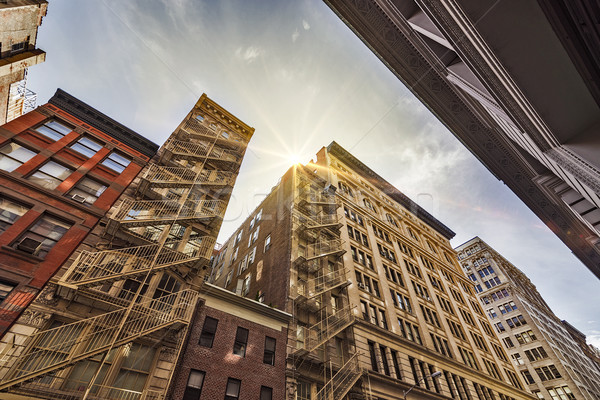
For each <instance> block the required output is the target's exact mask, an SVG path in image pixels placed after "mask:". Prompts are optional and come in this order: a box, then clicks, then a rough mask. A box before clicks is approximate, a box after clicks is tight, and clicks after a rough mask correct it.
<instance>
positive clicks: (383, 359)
mask: <svg viewBox="0 0 600 400" xmlns="http://www.w3.org/2000/svg"><path fill="white" fill-rule="evenodd" d="M385 350H386V348H385V346H379V354H380V355H381V363H382V364H383V373H384V374H386V375H387V376H390V366H389V364H388V360H387V354H386V353H385Z"/></svg>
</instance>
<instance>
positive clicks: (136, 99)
mask: <svg viewBox="0 0 600 400" xmlns="http://www.w3.org/2000/svg"><path fill="white" fill-rule="evenodd" d="M37 45H38V47H39V48H41V49H43V50H44V51H46V53H47V56H46V62H45V63H43V64H40V65H37V66H35V67H32V68H30V69H29V77H28V87H29V89H31V90H33V91H34V92H36V93H37V94H38V104H44V103H46V102H47V101H48V99H49V98H50V97H51V96H52V95H53V94H54V92H55V91H56V89H57V88H61V89H63V90H66V91H67V92H69V93H70V94H72V95H74V96H75V97H77V98H79V99H80V100H82V101H84V102H86V103H88V104H89V105H91V106H93V107H95V108H96V109H98V110H100V111H101V112H103V113H105V114H107V115H109V116H110V117H111V118H113V119H115V120H117V121H119V122H120V123H122V124H123V125H125V126H127V127H129V128H131V129H133V130H135V131H136V132H138V133H140V134H141V135H143V136H146V137H147V138H149V139H151V140H153V141H154V142H156V143H158V144H162V143H163V142H164V140H165V139H166V138H167V137H168V136H169V135H170V134H171V133H172V132H173V130H174V129H175V127H176V126H177V125H178V124H179V123H180V122H181V120H182V119H183V118H184V117H185V116H186V115H187V113H188V112H189V110H190V109H191V108H192V107H193V105H194V104H195V103H196V101H197V100H198V98H199V97H200V96H201V95H202V93H206V94H207V95H208V96H209V97H210V98H212V99H213V100H215V101H216V102H217V103H219V104H220V105H221V106H223V107H224V108H225V109H227V110H228V111H230V112H231V113H233V114H234V115H235V116H237V117H238V118H240V119H241V120H242V121H244V122H245V123H247V124H248V125H250V126H252V127H254V128H255V129H256V131H255V134H254V137H253V138H252V140H251V142H250V145H249V148H248V151H247V152H246V156H245V159H244V162H243V164H242V167H241V170H240V174H239V176H238V180H237V183H236V186H235V188H234V191H233V195H232V200H231V202H230V205H229V208H228V210H227V214H226V216H225V221H224V223H223V227H222V229H221V233H220V235H219V241H220V242H223V241H224V240H225V239H227V237H228V236H230V235H231V234H232V233H233V231H234V230H235V229H236V228H237V227H238V226H239V224H241V223H242V222H243V220H244V219H245V218H246V217H247V216H248V215H249V213H251V212H252V211H253V210H254V209H255V207H256V206H257V205H258V204H259V203H260V201H261V200H262V199H263V198H264V196H265V195H266V194H268V193H269V191H270V190H271V188H272V186H274V185H275V184H276V183H277V181H278V179H279V177H281V176H282V175H283V173H284V172H285V171H286V170H287V169H288V168H289V167H290V166H291V165H292V164H294V163H296V162H303V163H306V162H308V161H309V160H311V159H312V158H314V155H315V153H316V152H317V151H318V150H319V149H320V148H321V147H323V146H327V145H328V144H329V143H331V141H333V140H335V141H337V142H338V143H339V144H340V145H341V146H343V147H344V148H345V149H346V150H348V151H350V152H351V153H352V154H353V155H355V156H356V157H357V158H358V159H360V160H361V161H362V162H364V163H365V164H366V165H368V166H369V167H370V168H371V169H373V170H374V171H375V172H377V173H378V174H379V175H380V176H382V177H383V178H385V179H386V180H387V181H388V182H390V183H391V184H393V185H394V186H396V187H397V188H398V189H400V190H401V191H402V192H404V193H405V194H406V195H408V196H409V197H411V198H412V199H413V200H415V201H417V202H418V203H419V204H421V205H422V206H423V207H424V208H426V209H427V210H428V211H430V212H431V213H432V214H433V215H434V216H435V217H436V218H438V219H439V220H440V221H442V222H443V223H444V224H446V225H447V226H448V227H450V228H451V229H452V230H453V231H454V232H456V236H455V238H454V239H453V240H452V241H451V243H452V245H453V246H454V247H456V246H458V245H460V244H462V243H464V242H466V241H467V240H469V239H471V238H472V237H474V236H479V237H481V238H482V239H483V240H484V241H486V242H487V243H488V244H489V245H491V246H492V247H493V248H494V249H496V250H497V251H498V252H499V253H500V254H502V255H503V256H504V257H505V258H507V259H508V260H509V261H510V262H511V263H513V264H514V265H516V266H517V267H518V268H520V269H521V270H522V271H523V272H525V274H526V275H527V276H528V277H529V278H530V279H531V281H532V282H533V283H534V284H535V285H536V286H537V288H538V290H539V291H540V293H541V294H542V296H543V297H544V299H545V300H546V301H547V303H548V304H549V305H550V307H551V308H552V310H553V311H554V312H555V314H556V315H557V316H558V317H559V318H561V319H566V320H568V321H569V322H570V323H571V324H572V325H574V326H575V327H577V328H578V329H579V330H581V331H582V332H583V333H585V334H586V335H587V336H588V343H592V344H595V345H596V346H598V347H600V315H598V311H597V305H598V304H599V303H600V280H598V279H597V278H596V277H595V276H594V275H593V274H592V273H591V272H589V271H588V270H587V268H586V267H585V266H584V265H583V264H582V263H581V262H580V261H579V260H577V258H576V257H575V256H573V255H572V254H571V252H570V250H569V249H568V248H567V247H566V246H565V245H564V244H563V243H562V242H561V241H560V240H559V239H558V238H557V237H556V236H555V235H554V234H553V233H552V232H551V231H550V230H549V229H548V228H547V227H546V226H545V225H544V224H543V223H542V222H541V221H540V220H539V219H538V218H537V217H536V216H535V215H534V214H533V213H532V212H531V211H530V210H529V209H528V208H527V207H526V206H525V205H524V204H523V203H522V202H521V201H520V200H519V199H518V198H517V196H515V195H514V194H513V193H512V192H511V191H510V190H509V189H508V188H507V187H506V186H504V184H503V183H502V182H500V181H498V180H497V179H496V178H495V177H493V175H492V174H491V173H490V172H489V171H488V170H487V169H486V168H485V167H484V166H483V165H481V163H480V162H479V161H478V160H476V158H475V157H474V156H473V155H472V154H471V153H470V152H469V151H468V150H467V149H466V148H465V147H464V146H462V144H460V143H459V142H458V140H456V139H455V138H454V136H453V135H452V134H451V133H450V132H449V131H448V130H447V129H446V128H445V127H444V126H443V125H442V124H441V123H440V122H439V121H438V120H437V119H436V118H435V117H434V116H433V115H432V114H431V113H430V112H429V110H427V109H426V108H425V106H423V105H422V104H421V103H420V101H419V100H418V99H416V98H415V97H414V96H413V95H412V94H411V93H410V91H409V90H408V89H407V88H406V87H405V86H404V85H403V84H402V83H401V82H400V81H399V80H398V79H397V78H396V77H395V76H394V75H393V74H392V73H391V72H390V71H389V70H388V69H387V68H386V67H385V66H384V64H383V63H381V62H380V61H379V59H377V57H376V56H375V55H374V54H373V53H372V52H371V51H370V50H369V49H368V48H367V47H366V46H365V45H364V44H363V43H362V42H361V41H360V39H359V38H358V37H356V36H355V35H354V34H353V33H352V32H351V31H350V29H349V28H348V27H347V26H346V25H345V24H344V23H343V22H342V21H341V20H340V19H339V18H338V17H337V16H336V15H335V14H334V13H333V12H332V11H331V10H330V9H329V8H328V7H327V6H326V5H325V4H324V3H323V2H322V1H320V0H260V1H256V0H255V1H248V0H238V1H234V0H219V1H217V0H202V1H201V0H129V1H120V0H97V1H80V0H51V1H50V4H49V6H48V15H47V16H46V17H45V18H44V20H43V23H42V26H41V27H40V30H39V35H38V43H37Z"/></svg>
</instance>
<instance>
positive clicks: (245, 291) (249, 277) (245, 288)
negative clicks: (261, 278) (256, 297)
mask: <svg viewBox="0 0 600 400" xmlns="http://www.w3.org/2000/svg"><path fill="white" fill-rule="evenodd" d="M251 280H252V274H248V275H246V277H245V278H244V282H243V283H242V291H241V295H242V296H246V295H248V293H249V292H250V281H251Z"/></svg>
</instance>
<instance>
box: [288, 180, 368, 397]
mask: <svg viewBox="0 0 600 400" xmlns="http://www.w3.org/2000/svg"><path fill="white" fill-rule="evenodd" d="M298 179H299V185H298V188H299V189H298V195H297V197H296V199H295V203H294V210H293V221H294V225H293V226H294V234H295V237H296V238H297V240H298V249H299V251H298V254H297V255H296V258H295V259H294V260H293V266H294V268H295V270H296V277H297V278H296V283H295V285H294V287H293V292H292V293H293V295H292V296H293V297H294V316H295V319H296V323H297V330H296V337H297V349H296V351H295V353H294V354H293V358H294V359H295V360H296V361H295V363H296V365H298V362H299V363H300V364H302V363H303V362H304V360H308V359H314V358H315V352H316V353H319V352H322V351H324V350H323V349H325V348H326V347H327V343H328V342H329V341H330V340H332V339H333V338H334V337H335V336H336V335H339V334H340V333H342V332H343V331H344V330H345V329H346V328H348V327H349V326H351V325H352V324H353V323H354V319H355V316H354V310H353V309H351V308H350V305H349V304H348V302H344V303H345V305H344V304H339V303H342V302H340V300H341V299H342V298H343V296H339V294H341V291H342V290H343V289H344V288H345V287H346V286H347V285H348V284H349V280H348V271H347V269H346V268H345V267H344V264H343V262H342V260H341V256H342V255H343V254H344V253H345V250H344V247H343V241H342V240H341V238H340V228H341V223H340V221H339V219H338V215H337V208H338V207H339V204H338V203H337V200H336V197H335V192H334V191H333V190H331V188H326V187H321V186H323V183H322V182H321V183H320V184H316V182H314V181H312V180H311V179H310V178H309V177H308V176H305V174H304V173H300V174H299V176H298ZM332 294H336V295H338V296H336V295H334V296H332ZM310 316H316V321H315V319H314V317H313V318H311V317H310ZM321 354H323V353H321ZM357 356H358V354H357V353H354V354H352V355H351V356H350V357H349V359H348V360H347V361H346V362H345V363H343V365H340V366H339V367H338V368H337V371H336V372H335V374H334V373H333V371H331V373H330V374H329V376H328V375H327V374H326V375H325V376H326V383H325V384H324V386H323V388H322V389H321V390H320V391H319V392H318V393H317V399H318V400H341V399H343V397H344V396H345V395H346V394H347V393H348V392H349V391H350V389H352V387H353V386H354V384H355V383H356V382H357V381H358V379H359V378H360V377H361V376H362V370H361V368H360V366H359V364H358V357H357ZM317 358H318V354H317Z"/></svg>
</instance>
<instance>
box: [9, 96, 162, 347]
mask: <svg viewBox="0 0 600 400" xmlns="http://www.w3.org/2000/svg"><path fill="white" fill-rule="evenodd" d="M157 149H158V146H157V145H155V144H154V143H152V142H150V141H149V140H147V139H145V138H143V137H142V136H140V135H139V134H137V133H135V132H134V131H132V130H130V129H128V128H126V127H125V126H123V125H121V124H119V123H118V122H116V121H114V120H112V119H110V118H109V117H107V116H106V115H104V114H102V113H100V112H99V111H97V110H95V109H94V108H92V107H90V106H88V105H87V104H85V103H83V102H82V101H80V100H78V99H76V98H75V97H73V96H71V95H69V94H68V93H66V92H64V91H62V90H60V89H59V90H57V92H56V94H55V95H54V96H53V97H52V98H51V99H50V100H49V102H48V104H45V105H43V106H41V107H39V108H38V109H37V110H35V111H31V112H29V113H27V114H25V115H23V116H21V117H19V118H17V119H15V120H13V121H11V122H9V123H7V124H5V125H4V126H2V127H0V202H1V205H0V209H1V214H0V301H1V302H0V337H2V335H3V334H4V332H5V331H6V330H7V329H8V328H9V327H10V326H11V325H12V323H13V322H14V321H15V320H16V318H18V317H19V315H20V314H21V312H22V311H23V309H24V308H25V307H27V306H28V305H29V304H30V303H31V301H32V300H33V299H34V298H35V297H36V295H37V294H38V293H39V292H40V290H41V289H42V288H43V287H44V286H45V285H46V283H47V282H48V281H49V280H50V279H51V278H52V276H54V274H55V273H56V272H57V271H58V270H59V268H60V267H61V266H62V264H63V263H64V262H65V261H66V260H67V259H68V258H69V257H70V256H71V254H72V253H73V252H74V251H75V249H76V248H77V246H79V245H80V244H81V243H82V242H83V240H84V239H85V238H86V236H87V235H88V234H89V233H90V232H91V230H92V229H94V227H95V226H96V224H97V223H98V222H99V221H100V219H101V218H102V217H104V216H105V215H106V213H107V212H108V210H109V209H110V208H111V206H112V205H113V204H114V203H115V201H116V200H117V198H118V197H119V196H120V195H121V194H122V193H123V192H124V190H125V189H126V188H127V187H128V186H129V185H130V184H131V182H132V181H133V180H134V178H135V177H136V176H137V174H138V173H139V172H140V171H141V169H142V168H143V166H144V165H146V163H147V162H148V160H149V159H150V158H151V157H152V156H153V155H154V154H155V153H156V150H157Z"/></svg>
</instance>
